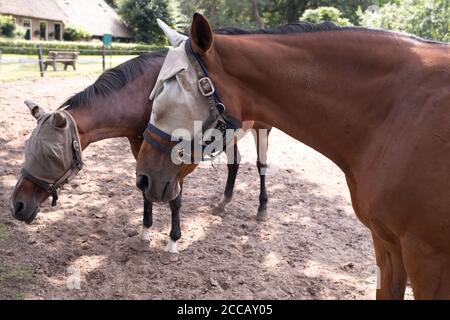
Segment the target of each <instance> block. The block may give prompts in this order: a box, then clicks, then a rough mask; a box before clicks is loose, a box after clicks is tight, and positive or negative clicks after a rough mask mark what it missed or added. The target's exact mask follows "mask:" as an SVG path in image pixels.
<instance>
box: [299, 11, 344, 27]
mask: <svg viewBox="0 0 450 320" xmlns="http://www.w3.org/2000/svg"><path fill="white" fill-rule="evenodd" d="M300 20H302V21H309V22H314V23H320V22H325V21H331V22H334V23H336V24H337V25H340V26H349V25H351V23H350V20H348V19H347V18H343V17H342V12H341V11H340V10H339V9H336V8H333V7H319V8H317V9H306V10H305V12H304V13H303V15H302V17H301V18H300Z"/></svg>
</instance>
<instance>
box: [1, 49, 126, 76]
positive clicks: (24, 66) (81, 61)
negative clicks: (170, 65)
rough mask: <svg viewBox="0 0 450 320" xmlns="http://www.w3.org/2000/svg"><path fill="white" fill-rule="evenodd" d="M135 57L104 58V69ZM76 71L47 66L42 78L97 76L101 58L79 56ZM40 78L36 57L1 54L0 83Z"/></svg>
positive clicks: (60, 65) (59, 65) (100, 66)
mask: <svg viewBox="0 0 450 320" xmlns="http://www.w3.org/2000/svg"><path fill="white" fill-rule="evenodd" d="M134 57H135V56H112V57H109V56H107V57H106V69H108V68H110V67H115V66H117V65H119V64H121V63H123V62H125V61H127V60H129V59H132V58H134ZM76 65H77V70H76V71H73V70H72V68H71V67H68V70H67V71H64V65H63V64H57V69H58V70H57V71H53V68H52V67H50V66H49V68H48V69H47V71H46V72H45V75H44V77H68V76H77V75H99V74H100V73H101V72H102V57H101V56H79V57H78V61H77V64H76ZM38 77H40V73H39V66H38V62H37V56H36V55H15V54H3V55H2V57H1V61H0V81H2V82H5V81H15V80H20V79H23V78H38Z"/></svg>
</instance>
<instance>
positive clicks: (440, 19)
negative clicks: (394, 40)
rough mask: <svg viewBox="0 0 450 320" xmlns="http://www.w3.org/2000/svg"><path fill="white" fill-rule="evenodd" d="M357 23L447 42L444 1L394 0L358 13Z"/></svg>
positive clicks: (448, 16)
mask: <svg viewBox="0 0 450 320" xmlns="http://www.w3.org/2000/svg"><path fill="white" fill-rule="evenodd" d="M360 18H361V24H362V25H363V26H366V27H371V28H381V29H389V30H396V31H402V32H408V33H412V34H415V35H417V36H420V37H424V38H428V39H434V40H439V41H450V34H449V30H450V4H449V1H448V0H398V1H396V2H395V3H387V4H385V5H383V6H382V7H380V8H373V9H371V10H366V11H365V12H364V13H362V14H361V17H360Z"/></svg>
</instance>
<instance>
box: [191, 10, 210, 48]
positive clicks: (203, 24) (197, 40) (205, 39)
mask: <svg viewBox="0 0 450 320" xmlns="http://www.w3.org/2000/svg"><path fill="white" fill-rule="evenodd" d="M191 39H192V49H193V50H194V52H196V53H198V54H205V53H206V52H208V50H209V49H211V46H212V43H213V32H212V28H211V25H210V24H209V21H208V20H207V19H206V18H205V17H204V16H202V15H201V14H200V13H194V18H193V20H192V25H191Z"/></svg>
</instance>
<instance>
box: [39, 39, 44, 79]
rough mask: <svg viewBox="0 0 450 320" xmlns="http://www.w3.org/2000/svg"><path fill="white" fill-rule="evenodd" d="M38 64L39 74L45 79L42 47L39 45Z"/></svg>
mask: <svg viewBox="0 0 450 320" xmlns="http://www.w3.org/2000/svg"><path fill="white" fill-rule="evenodd" d="M38 63H39V72H40V73H41V78H43V77H44V65H43V64H42V46H41V45H38Z"/></svg>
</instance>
